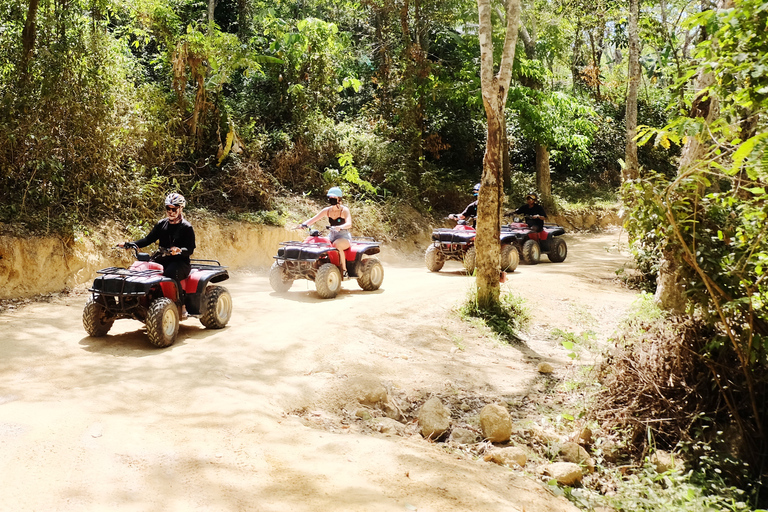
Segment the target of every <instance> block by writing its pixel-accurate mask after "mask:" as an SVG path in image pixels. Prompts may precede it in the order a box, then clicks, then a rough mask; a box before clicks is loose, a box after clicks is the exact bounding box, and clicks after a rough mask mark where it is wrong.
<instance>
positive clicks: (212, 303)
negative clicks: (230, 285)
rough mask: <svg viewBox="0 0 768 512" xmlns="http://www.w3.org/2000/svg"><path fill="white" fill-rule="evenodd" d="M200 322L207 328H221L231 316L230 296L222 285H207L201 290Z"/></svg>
mask: <svg viewBox="0 0 768 512" xmlns="http://www.w3.org/2000/svg"><path fill="white" fill-rule="evenodd" d="M202 313H203V315H202V316H201V317H200V323H201V324H203V325H204V326H205V327H207V328H208V329H221V328H222V327H224V326H225V325H227V322H229V319H230V318H231V317H232V296H231V295H230V294H229V291H227V289H226V288H224V287H223V286H209V287H207V288H206V289H205V291H204V292H203V311H202Z"/></svg>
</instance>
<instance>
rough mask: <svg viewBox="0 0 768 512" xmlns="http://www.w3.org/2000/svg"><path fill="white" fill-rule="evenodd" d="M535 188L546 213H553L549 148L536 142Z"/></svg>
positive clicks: (553, 202) (553, 203)
mask: <svg viewBox="0 0 768 512" xmlns="http://www.w3.org/2000/svg"><path fill="white" fill-rule="evenodd" d="M536 189H537V190H538V191H539V196H540V198H541V203H542V204H543V205H544V208H546V210H547V212H548V213H555V201H554V200H553V199H552V175H551V174H550V172H549V148H547V146H546V145H544V144H542V143H540V142H537V143H536Z"/></svg>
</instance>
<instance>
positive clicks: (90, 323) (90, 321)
mask: <svg viewBox="0 0 768 512" xmlns="http://www.w3.org/2000/svg"><path fill="white" fill-rule="evenodd" d="M113 323H115V318H114V317H111V316H109V315H108V314H107V308H105V307H104V305H103V304H101V303H100V302H99V301H98V297H91V298H90V299H88V302H86V303H85V307H84V308H83V327H84V328H85V332H87V333H88V336H93V337H94V338H98V337H101V336H106V334H107V333H108V332H109V330H110V329H111V328H112V324H113Z"/></svg>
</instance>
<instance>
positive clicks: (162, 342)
mask: <svg viewBox="0 0 768 512" xmlns="http://www.w3.org/2000/svg"><path fill="white" fill-rule="evenodd" d="M178 333H179V308H178V307H176V304H174V303H173V301H172V300H171V299H169V298H167V297H160V298H159V299H157V300H156V301H154V302H153V303H152V305H150V306H149V311H148V312H147V337H149V342H150V343H151V344H153V345H154V346H156V347H159V348H165V347H170V346H171V345H173V342H174V341H176V335H177V334H178Z"/></svg>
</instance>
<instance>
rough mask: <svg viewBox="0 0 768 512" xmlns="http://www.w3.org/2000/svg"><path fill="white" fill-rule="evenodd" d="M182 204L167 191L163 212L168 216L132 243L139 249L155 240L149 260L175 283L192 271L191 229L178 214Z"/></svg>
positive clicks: (176, 196)
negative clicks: (160, 267) (156, 251)
mask: <svg viewBox="0 0 768 512" xmlns="http://www.w3.org/2000/svg"><path fill="white" fill-rule="evenodd" d="M186 204H187V202H186V200H185V199H184V196H182V195H181V194H176V193H172V194H168V196H167V197H166V198H165V211H166V213H167V215H168V217H166V218H164V219H160V221H158V223H157V224H155V226H154V227H153V228H152V230H151V231H150V232H149V234H148V235H147V236H145V237H144V238H142V239H141V240H136V241H135V242H133V243H134V244H136V246H137V247H140V248H141V247H146V246H148V245H149V244H151V243H153V242H158V245H159V246H160V250H159V251H158V252H159V255H158V256H156V257H153V258H152V259H153V261H156V262H157V263H160V264H161V265H162V266H163V275H164V276H165V277H170V278H171V279H175V280H176V281H179V282H180V281H181V280H182V279H185V278H186V277H187V276H189V273H190V271H191V270H192V265H191V263H190V261H189V257H190V256H192V253H193V252H194V251H195V230H194V229H193V228H192V224H190V223H189V222H188V221H186V220H185V219H184V215H183V214H182V210H183V209H184V206H185V205H186ZM127 243H129V242H121V243H119V244H117V245H118V247H125V244H127Z"/></svg>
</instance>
